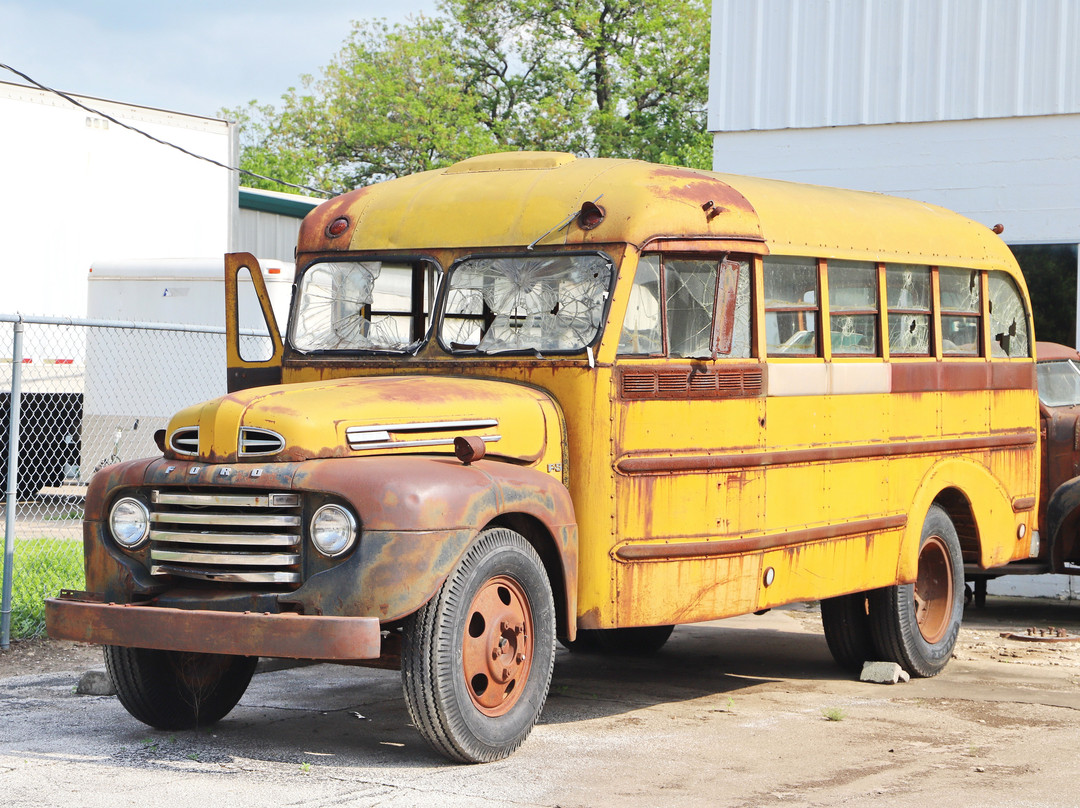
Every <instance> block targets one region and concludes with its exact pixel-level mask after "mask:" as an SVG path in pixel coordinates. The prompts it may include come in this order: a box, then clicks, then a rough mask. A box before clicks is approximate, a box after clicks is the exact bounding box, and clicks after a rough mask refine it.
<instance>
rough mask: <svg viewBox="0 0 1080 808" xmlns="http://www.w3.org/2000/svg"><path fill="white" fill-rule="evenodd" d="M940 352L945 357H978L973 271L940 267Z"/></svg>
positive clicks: (978, 304)
mask: <svg viewBox="0 0 1080 808" xmlns="http://www.w3.org/2000/svg"><path fill="white" fill-rule="evenodd" d="M938 277H939V280H940V285H941V350H942V353H943V354H944V355H945V356H978V355H979V354H980V350H979V343H980V340H979V320H980V314H981V313H982V294H981V287H980V285H979V273H978V271H977V270H974V269H960V268H957V267H940V268H939V269H938Z"/></svg>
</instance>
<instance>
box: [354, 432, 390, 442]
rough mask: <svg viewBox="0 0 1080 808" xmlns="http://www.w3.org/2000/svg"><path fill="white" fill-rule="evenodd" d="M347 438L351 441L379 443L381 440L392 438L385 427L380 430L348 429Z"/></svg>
mask: <svg viewBox="0 0 1080 808" xmlns="http://www.w3.org/2000/svg"><path fill="white" fill-rule="evenodd" d="M345 438H346V439H347V440H348V441H349V443H378V442H379V441H388V440H390V433H389V432H387V431H386V430H385V429H380V430H379V431H378V432H361V431H359V430H355V429H346V430H345Z"/></svg>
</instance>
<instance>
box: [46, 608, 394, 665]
mask: <svg viewBox="0 0 1080 808" xmlns="http://www.w3.org/2000/svg"><path fill="white" fill-rule="evenodd" d="M45 620H46V623H47V625H48V630H49V636H50V637H53V638H55V639H64V640H75V641H76V642H92V643H99V644H102V645H122V646H127V647H132V648H158V649H161V650H166V651H194V652H202V653H211V654H239V655H241V656H265V657H285V658H293V659H334V660H337V659H343V660H354V659H370V658H374V657H378V656H379V646H380V630H381V627H380V625H379V621H378V620H377V619H375V618H373V617H313V616H302V615H295V614H253V613H245V612H216V611H208V610H207V611H189V610H187V609H171V608H166V607H158V606H132V605H119V604H109V603H100V602H97V601H96V600H94V599H92V598H90V599H87V600H79V599H78V595H77V594H75V593H67V596H66V597H61V598H50V599H48V600H46V601H45Z"/></svg>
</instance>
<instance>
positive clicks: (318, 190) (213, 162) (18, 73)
mask: <svg viewBox="0 0 1080 808" xmlns="http://www.w3.org/2000/svg"><path fill="white" fill-rule="evenodd" d="M0 67H2V68H3V69H4V70H8V71H10V72H12V73H14V74H15V75H16V76H19V77H20V78H23V79H25V80H26V81H28V82H30V83H31V84H33V85H34V86H35V87H38V88H39V89H42V90H45V91H46V92H49V93H53V94H54V95H58V96H60V97H61V98H63V99H64V100H65V101H67V102H69V103H71V104H74V105H75V106H77V107H79V109H84V110H86V111H87V112H91V113H93V114H94V115H98V116H100V117H102V118H104V119H105V120H107V121H112V122H113V123H115V124H116V125H117V126H122V127H123V128H124V129H128V130H130V131H132V132H135V133H137V134H140V135H142V136H143V137H145V138H149V139H150V140H152V141H154V142H155V143H158V144H160V145H162V146H168V147H169V148H170V149H176V150H177V151H178V152H182V153H183V154H186V155H187V156H188V157H194V158H195V159H196V160H202V161H204V162H207V163H210V164H211V165H215V166H217V167H218V168H224V169H225V170H226V171H235V172H236V173H237V174H243V175H244V176H246V177H254V178H255V179H258V180H266V181H267V182H276V183H278V184H279V185H286V186H288V187H289V188H296V189H297V190H300V191H310V192H311V193H313V194H318V195H319V196H325V197H332V196H337V194H338V192H337V191H327V190H325V189H323V188H312V187H311V186H310V185H297V184H296V183H294V182H286V181H285V180H279V179H277V178H276V177H267V176H265V175H263V174H256V173H255V172H254V171H248V170H247V169H246V168H239V167H237V166H230V165H226V164H225V163H222V162H219V161H217V160H215V159H213V158H212V157H205V156H203V155H201V154H195V153H194V152H191V151H188V150H187V149H185V148H184V147H183V146H178V145H176V144H175V143H170V142H169V141H167V140H162V139H161V138H157V137H154V136H153V135H151V134H150V133H149V132H144V131H143V130H142V129H139V128H138V127H136V126H132V125H131V124H127V123H124V122H123V121H120V120H117V119H116V118H114V117H113V116H112V115H109V114H107V113H104V112H102V111H101V110H99V109H94V108H93V107H88V106H87V105H86V104H84V103H82V102H81V101H78V100H77V99H75V98H73V97H72V96H70V95H68V94H67V93H64V92H61V91H60V90H54V89H53V88H52V87H46V86H45V85H44V84H42V83H41V82H40V81H37V80H35V79H33V78H31V77H30V76H28V75H26V74H25V73H23V72H22V71H21V70H16V69H15V68H14V67H12V66H11V65H6V64H4V63H3V62H0Z"/></svg>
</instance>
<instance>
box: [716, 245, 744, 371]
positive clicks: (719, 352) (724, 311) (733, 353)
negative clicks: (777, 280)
mask: <svg viewBox="0 0 1080 808" xmlns="http://www.w3.org/2000/svg"><path fill="white" fill-rule="evenodd" d="M716 289H717V298H718V304H717V307H716V325H715V327H714V329H713V336H714V344H713V351H714V352H715V354H716V356H730V357H735V358H739V359H746V358H748V357H749V356H750V264H749V263H748V262H746V261H732V260H725V261H721V262H720V276H719V281H718V283H717V285H716Z"/></svg>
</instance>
